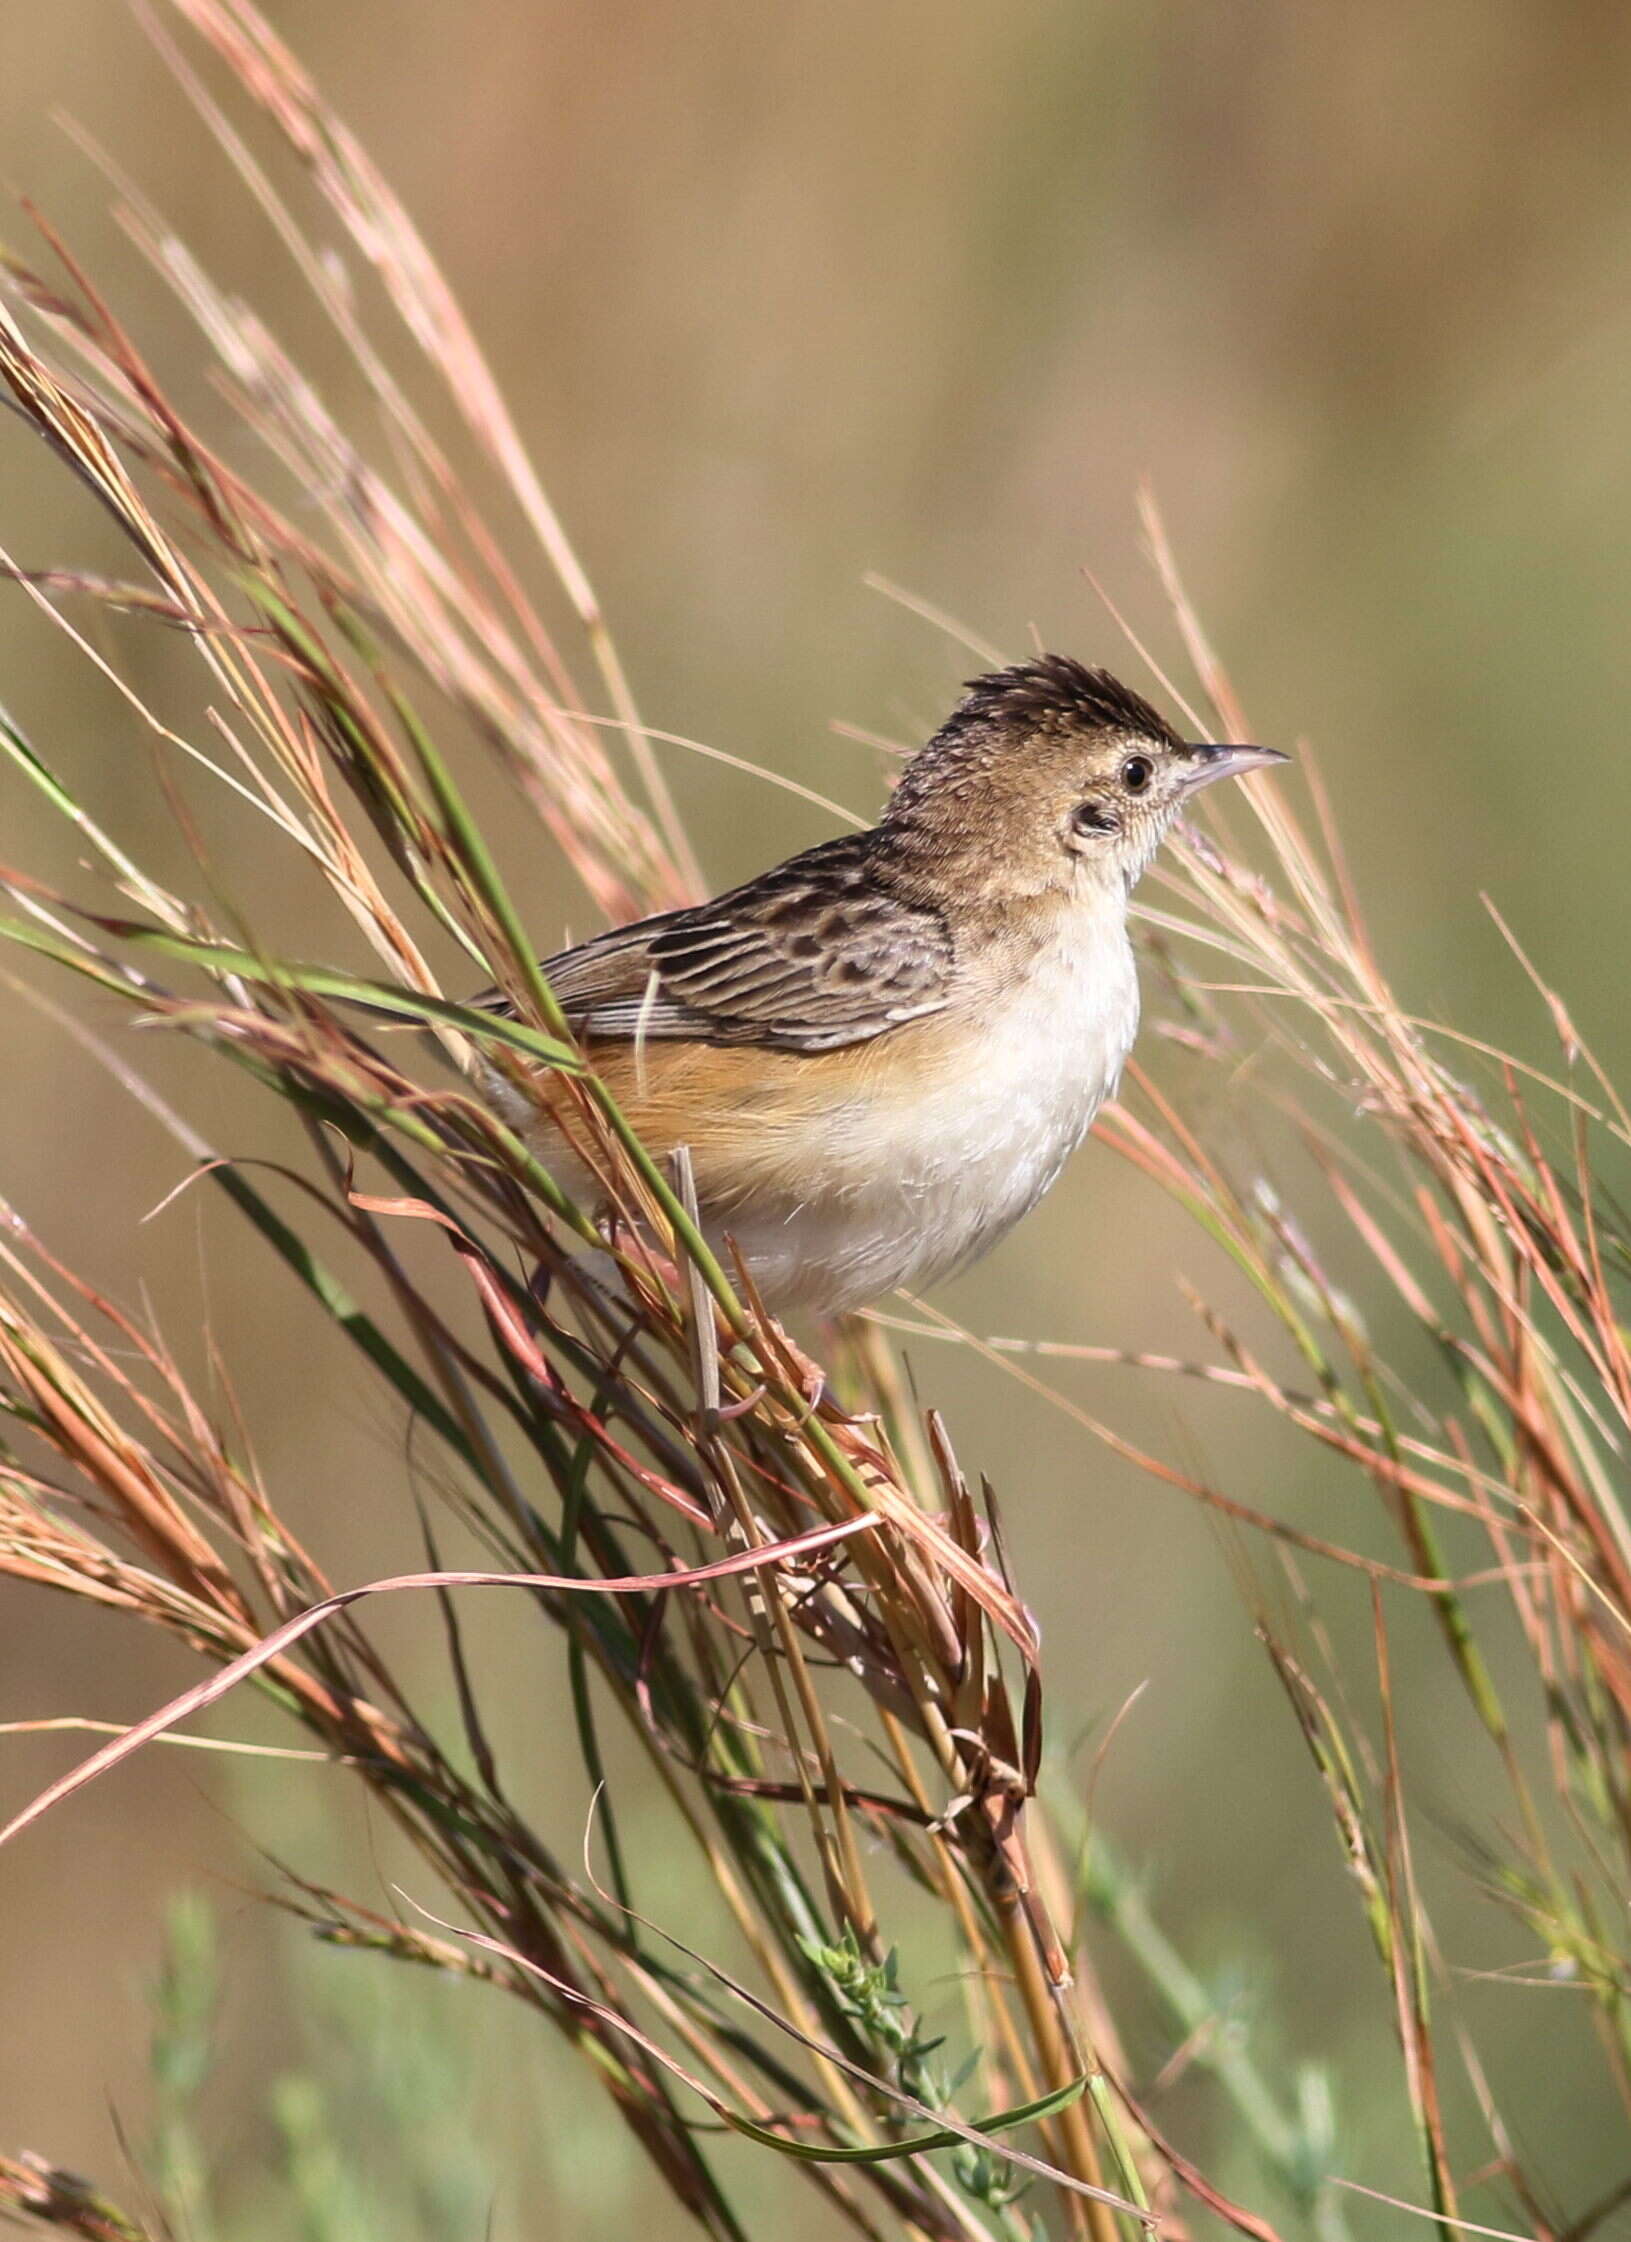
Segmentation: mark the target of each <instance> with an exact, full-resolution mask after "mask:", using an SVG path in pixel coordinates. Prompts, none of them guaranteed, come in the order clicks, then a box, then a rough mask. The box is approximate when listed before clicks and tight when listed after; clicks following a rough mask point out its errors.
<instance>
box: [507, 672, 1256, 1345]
mask: <svg viewBox="0 0 1631 2242" xmlns="http://www.w3.org/2000/svg"><path fill="white" fill-rule="evenodd" d="M1284 761H1286V757H1284V756H1283V755H1281V754H1280V753H1279V752H1278V751H1277V750H1276V749H1274V748H1267V747H1230V746H1210V745H1205V744H1201V745H1196V744H1189V743H1186V742H1185V741H1183V740H1182V739H1181V738H1180V737H1179V736H1178V734H1177V733H1176V732H1175V731H1174V730H1173V729H1172V727H1171V725H1169V724H1168V723H1167V722H1166V721H1165V720H1164V718H1162V717H1161V716H1160V715H1158V714H1157V712H1156V711H1155V710H1154V709H1153V708H1151V707H1150V706H1149V704H1148V702H1146V701H1144V700H1142V699H1140V697H1139V696H1138V694H1136V693H1134V692H1131V691H1130V690H1129V689H1128V688H1127V687H1126V686H1125V685H1121V684H1118V683H1117V681H1116V680H1115V679H1114V678H1113V677H1111V676H1110V675H1109V674H1108V672H1106V671H1104V670H1102V669H1088V668H1085V667H1084V666H1083V665H1082V664H1081V663H1080V662H1076V661H1073V660H1071V659H1070V658H1069V657H1067V656H1065V655H1063V654H1045V655H1042V656H1040V657H1039V658H1038V659H1037V660H1035V661H1030V662H1022V663H1020V664H1018V665H1017V666H1016V667H1014V668H1012V669H1005V670H998V671H996V672H995V673H994V674H992V675H990V676H986V677H978V678H975V679H973V680H972V682H971V683H970V685H969V687H968V689H967V692H966V694H965V696H964V698H963V699H962V700H961V701H960V702H959V703H958V705H957V707H956V708H955V709H954V710H953V712H952V714H951V715H950V716H949V717H948V718H947V720H946V722H945V723H944V724H943V725H942V726H941V727H940V729H939V731H938V732H936V733H935V735H934V737H933V738H932V739H931V740H930V741H929V743H928V745H927V746H926V747H924V748H923V749H922V750H921V752H920V753H919V754H918V755H916V756H915V757H914V758H913V759H912V761H911V762H910V763H908V764H907V766H906V768H905V770H904V771H903V773H902V775H901V779H900V783H899V784H898V786H897V787H896V788H895V791H894V793H893V795H892V796H891V797H890V800H889V803H888V805H887V807H886V808H885V810H884V813H883V816H882V817H881V818H880V820H879V821H878V823H877V824H876V825H874V826H873V827H872V828H871V829H870V830H869V831H867V832H865V833H858V834H855V835H853V836H849V835H846V836H843V837H840V838H838V839H836V840H831V841H823V842H821V843H820V844H819V845H818V846H817V847H815V848H812V849H806V850H805V851H804V852H803V853H802V854H801V855H798V856H794V857H790V858H789V859H788V860H787V862H786V863H784V864H778V865H776V866H775V867H774V868H773V869H772V870H770V871H768V872H761V873H760V874H759V876H758V878H757V879H752V880H748V881H747V882H746V883H745V884H744V885H743V886H741V887H737V888H732V889H731V890H730V891H729V893H727V894H724V895H720V896H716V897H715V898H714V900H713V901H712V902H710V903H701V904H697V905H696V906H695V907H694V908H692V909H690V910H683V911H665V912H663V913H662V914H661V915H660V916H658V917H656V918H649V919H641V920H639V921H637V922H636V923H635V924H633V925H631V926H622V927H618V928H616V929H615V930H614V931H613V932H611V933H609V934H602V935H599V936H598V937H596V939H595V940H593V941H590V942H585V943H583V944H582V945H581V946H580V947H578V948H576V949H571V950H564V951H562V952H561V953H560V954H559V955H558V956H556V957H552V958H548V959H546V960H545V961H544V972H545V974H546V976H547V977H548V980H549V983H550V986H551V987H552V988H553V990H554V992H555V994H556V996H557V997H558V998H559V1000H560V1003H561V1006H562V1009H563V1010H564V1011H565V1013H566V1015H567V1017H568V1019H569V1020H570V1021H571V1023H572V1025H573V1028H574V1029H575V1031H576V1032H577V1034H578V1036H579V1037H580V1038H581V1040H582V1043H583V1046H584V1049H585V1052H586V1054H587V1055H588V1057H589V1058H590V1060H591V1063H592V1064H593V1065H594V1066H595V1068H596V1070H597V1071H598V1072H599V1073H600V1075H601V1076H602V1078H603V1079H604V1080H605V1082H606V1083H607V1085H608V1086H609V1088H610V1089H611V1091H612V1093H613V1095H614V1096H615V1097H616V1098H617V1100H618V1102H619V1104H620V1105H621V1106H622V1108H623V1110H624V1111H625V1113H626V1114H627V1115H628V1117H629V1119H630V1120H631V1121H632V1123H633V1124H634V1127H635V1128H636V1129H637V1130H638V1132H639V1134H640V1136H641V1138H642V1140H643V1141H644V1142H645V1144H646V1145H647V1146H649V1147H650V1149H651V1150H652V1151H653V1152H654V1153H657V1154H659V1155H661V1154H665V1153H668V1152H671V1151H672V1150H673V1149H674V1148H675V1147H677V1146H680V1145H687V1146H689V1148H690V1152H691V1159H692V1164H693V1169H694V1173H695V1177H696V1185H697V1195H698V1203H699V1206H700V1209H701V1213H702V1217H703V1224H704V1228H705V1230H706V1231H707V1233H708V1234H709V1236H710V1238H711V1240H713V1241H715V1242H716V1243H719V1244H720V1245H723V1243H724V1241H725V1240H726V1239H729V1240H731V1241H732V1242H733V1243H734V1245H735V1247H736V1250H737V1251H738V1252H739V1253H740V1254H741V1255H742V1257H743V1259H744V1260H745V1262H746V1263H747V1266H748V1268H749V1269H750V1270H751V1272H752V1274H753V1277H754V1279H755V1281H756V1282H757V1284H758V1285H759V1287H760V1288H761V1290H762V1292H763V1294H764V1296H765V1298H766V1300H767V1301H768V1302H769V1303H770V1305H771V1306H772V1307H774V1308H776V1309H778V1310H781V1309H787V1308H796V1307H805V1308H812V1309H815V1310H817V1311H818V1312H820V1313H822V1314H827V1315H831V1314H837V1313H840V1312H842V1311H844V1310H847V1309H852V1308H857V1307H860V1306H862V1305H863V1304H864V1303H865V1302H867V1301H869V1300H874V1299H876V1298H877V1297H878V1295H879V1294H880V1293H884V1292H887V1291H889V1290H890V1289H891V1288H892V1287H894V1286H896V1285H922V1284H927V1283H929V1282H931V1281H932V1280H933V1279H935V1278H937V1277H943V1276H945V1275H947V1274H948V1273H949V1272H951V1271H952V1270H954V1269H957V1268H960V1267H962V1266H963V1265H964V1264H965V1263H967V1262H969V1261H971V1260H973V1259H974V1257H975V1256H976V1255H978V1254H980V1253H983V1252H984V1251H985V1250H986V1248H987V1247H989V1246H991V1245H993V1244H995V1242H996V1241H997V1239H999V1238H1000V1237H1002V1236H1003V1234H1004V1233H1005V1232H1006V1231H1007V1230H1008V1229H1010V1228H1011V1227H1012V1225H1013V1224H1014V1223H1016V1222H1017V1221H1018V1220H1019V1218H1020V1217H1021V1216H1022V1215H1023V1214H1026V1213H1028V1212H1029V1210H1030V1209H1031V1208H1032V1207H1033V1206H1035V1204H1036V1202H1037V1201H1038V1199H1040V1198H1041V1196H1042V1194H1043V1193H1044V1192H1045V1191H1046V1190H1047V1188H1048V1186H1049V1185H1050V1184H1051V1183H1052V1182H1053V1180H1054V1178H1055V1177H1056V1176H1057V1175H1058V1173H1059V1170H1060V1168H1061V1167H1062V1166H1063V1165H1064V1162H1065V1160H1066V1158H1067V1157H1068V1155H1069V1154H1070V1153H1071V1152H1072V1151H1073V1150H1074V1148H1075V1147H1076V1145H1077V1144H1079V1143H1080V1142H1081V1139H1082V1137H1083V1135H1084V1134H1085V1133H1086V1131H1087V1128H1088V1126H1089V1124H1090V1123H1091V1121H1092V1119H1093V1116H1094V1115H1095V1113H1096V1112H1097V1111H1098V1109H1099V1107H1100V1106H1101V1105H1102V1104H1103V1102H1104V1100H1105V1099H1106V1098H1108V1097H1111V1096H1113V1095H1114V1092H1115V1088H1116V1084H1117V1082H1118V1080H1119V1078H1120V1075H1121V1070H1122V1066H1123V1064H1124V1063H1125V1061H1126V1058H1127V1054H1128V1052H1129V1051H1130V1050H1131V1048H1132V1044H1133V1037H1134V1034H1135V1033H1136V1031H1137V1027H1138V976H1137V973H1136V970H1135V968H1134V963H1133V953H1132V948H1131V945H1130V943H1129V941H1128V936H1127V904H1128V898H1129V896H1130V894H1131V892H1132V889H1133V886H1134V884H1135V882H1136V881H1137V880H1138V878H1139V875H1140V874H1141V873H1142V872H1143V871H1144V869H1145V867H1146V866H1147V865H1148V863H1149V861H1150V859H1151V857H1152V856H1153V855H1154V853H1155V850H1156V848H1157V846H1158V845H1159V843H1160V841H1161V838H1162V836H1163V835H1164V834H1165V832H1166V831H1167V828H1168V827H1169V826H1170V825H1171V823H1172V821H1173V819H1174V817H1175V816H1176V815H1177V813H1178V811H1179V810H1180V809H1181V808H1182V806H1183V804H1184V803H1185V802H1186V801H1187V800H1188V799H1189V797H1190V796H1191V795H1192V794H1194V793H1195V792H1196V791H1197V790H1198V789H1199V788H1201V787H1203V786H1208V785H1210V784H1211V783H1212V781H1213V780H1214V779H1220V778H1233V777H1235V776H1237V775H1238V774H1239V773H1241V772H1244V771H1251V770H1256V769H1258V768H1259V767H1260V766H1262V765H1264V764H1268V763H1282V762H1284ZM495 1087H496V1085H495ZM504 1095H505V1102H506V1104H507V1106H510V1107H511V1108H512V1109H513V1110H514V1111H515V1117H516V1119H517V1120H518V1121H520V1122H521V1123H522V1124H523V1125H524V1126H526V1127H527V1128H528V1129H529V1131H530V1132H531V1133H532V1135H533V1138H534V1141H535V1143H536V1145H537V1149H538V1151H539V1154H540V1157H542V1158H543V1159H544V1160H545V1161H546V1162H548V1163H550V1164H552V1165H553V1166H554V1167H555V1169H556V1171H557V1172H558V1173H560V1174H561V1175H562V1179H563V1181H565V1182H567V1183H568V1184H569V1185H570V1186H572V1187H574V1188H575V1190H576V1192H577V1193H578V1195H580V1196H584V1197H586V1198H590V1199H592V1197H593V1195H594V1185H593V1182H592V1179H591V1178H590V1177H589V1175H588V1171H587V1170H586V1169H585V1167H584V1165H583V1163H582V1162H581V1160H580V1159H579V1158H578V1157H577V1155H576V1154H575V1153H574V1152H573V1150H572V1148H571V1146H570V1144H569V1142H568V1141H567V1140H566V1138H565V1137H564V1136H563V1135H562V1133H561V1129H560V1127H559V1126H558V1125H556V1124H554V1123H552V1122H551V1121H550V1119H548V1118H547V1116H546V1115H545V1114H544V1113H542V1112H540V1110H539V1108H538V1106H537V1105H536V1104H534V1103H533V1102H532V1101H531V1100H526V1101H525V1110H524V1112H523V1111H521V1110H519V1109H520V1107H521V1104H522V1100H521V1098H520V1095H519V1093H518V1092H517V1091H516V1090H515V1088H514V1086H513V1085H511V1084H505V1085H504ZM546 1095H547V1092H546Z"/></svg>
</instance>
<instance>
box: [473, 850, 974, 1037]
mask: <svg viewBox="0 0 1631 2242" xmlns="http://www.w3.org/2000/svg"><path fill="white" fill-rule="evenodd" d="M543 969H544V973H545V976H546V977H547V979H548V981H549V984H550V987H551V988H552V989H553V990H554V992H555V995H556V997H557V998H558V999H559V1001H560V1004H561V1008H562V1010H563V1011H564V1012H565V1013H566V1015H567V1017H568V1019H569V1020H570V1021H571V1022H572V1025H573V1026H574V1028H575V1029H577V1031H578V1032H579V1033H580V1034H582V1035H585V1036H587V1037H589V1038H590V1039H591V1040H592V1039H594V1038H595V1037H602V1038H610V1039H613V1040H619V1041H647V1040H649V1041H653V1042H655V1041H659V1040H667V1041H674V1040H684V1041H689V1042H697V1043H714V1044H758V1045H761V1046H763V1047H764V1048H766V1049H770V1050H782V1051H827V1050H836V1049H837V1048H839V1047H840V1046H841V1045H843V1044H847V1043H864V1042H866V1041H868V1040H869V1039H870V1038H871V1037H873V1036H875V1035H881V1034H882V1033H883V1032H884V1031H885V1030H886V1029H888V1028H891V1027H896V1026H899V1025H900V1024H901V1023H902V1022H904V1021H907V1020H915V1019H920V1018H922V1017H924V1016H925V1015H926V1014H928V1013H931V1012H938V1011H939V1010H940V1009H941V1008H942V1006H943V1005H944V1004H945V1003H946V1001H947V995H948V991H949V988H950V983H951V974H952V945H951V937H950V935H949V934H948V933H947V931H946V927H945V924H944V922H943V920H942V919H941V918H940V916H939V914H938V913H937V912H935V911H932V910H927V909H924V908H923V907H922V906H920V905H918V904H915V903H912V902H909V901H907V900H905V899H904V898H902V897H900V896H897V895H894V894H892V893H891V892H890V891H889V889H888V888H887V887H886V886H884V885H883V884H881V883H880V881H879V879H878V877H877V875H876V872H875V871H874V869H873V868H872V866H871V865H870V864H869V862H868V859H867V854H866V843H865V838H864V837H861V838H857V839H851V838H849V837H848V836H845V837H844V838H841V839H838V840H833V841H828V842H824V843H823V844H822V845H821V846H820V847H818V848H813V849H808V850H806V851H805V853H804V854H803V855H802V856H795V857H792V858H790V859H789V861H788V862H787V863H785V864H780V865H778V866H777V867H776V868H775V870H774V871H771V872H765V873H762V874H761V875H760V877H759V878H758V879H755V880H750V881H748V882H747V884H746V885H745V886H743V887H739V888H733V889H732V890H731V891H730V893H729V894H726V895H721V896H718V897H716V898H715V899H714V900H713V901H712V902H711V903H702V904H698V905H697V906H696V907H695V908H694V909H692V910H687V911H668V912H664V913H663V914H662V915H661V916H660V917H658V918H651V919H641V920H638V921H637V922H636V923H635V924H634V925H632V926H624V927H618V928H616V929H615V930H614V931H613V932H612V933H610V934H602V935H598V936H597V937H596V938H595V939H594V940H593V941H590V942H585V943H583V944H581V945H580V946H579V947H578V948H577V949H573V950H563V951H562V952H561V953H560V954H559V955H558V956H556V957H552V958H546V959H545V960H544V968H543ZM478 1001H493V1000H480V999H478ZM497 1001H499V1002H502V1000H501V999H500V1000H497Z"/></svg>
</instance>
